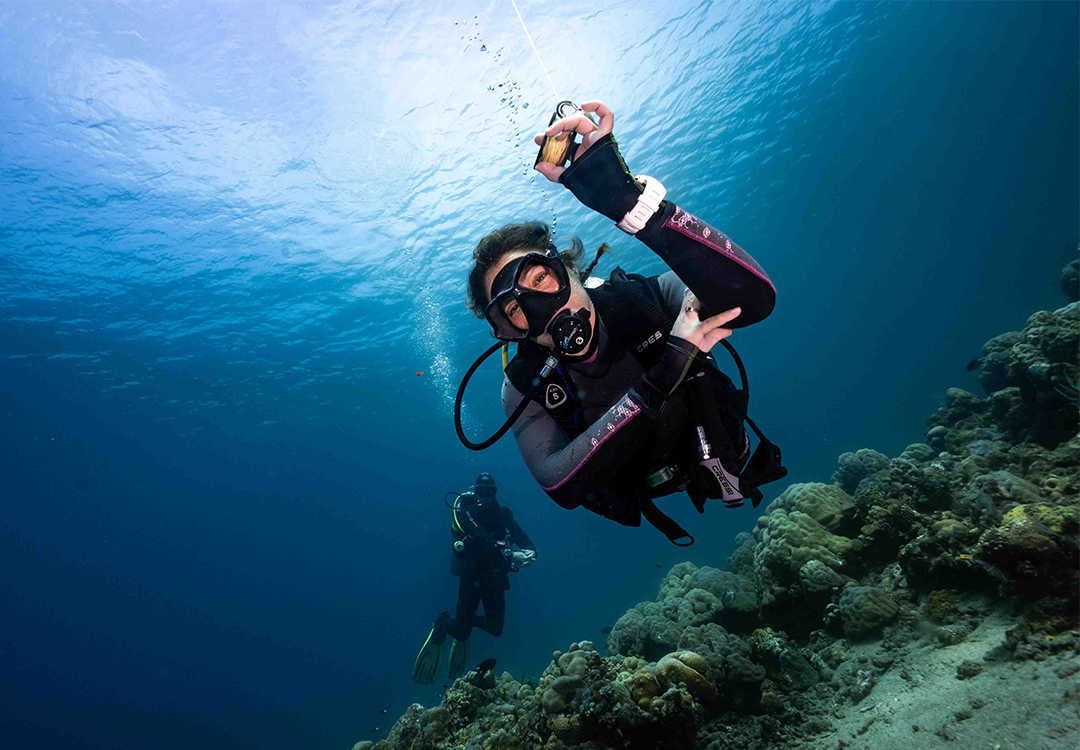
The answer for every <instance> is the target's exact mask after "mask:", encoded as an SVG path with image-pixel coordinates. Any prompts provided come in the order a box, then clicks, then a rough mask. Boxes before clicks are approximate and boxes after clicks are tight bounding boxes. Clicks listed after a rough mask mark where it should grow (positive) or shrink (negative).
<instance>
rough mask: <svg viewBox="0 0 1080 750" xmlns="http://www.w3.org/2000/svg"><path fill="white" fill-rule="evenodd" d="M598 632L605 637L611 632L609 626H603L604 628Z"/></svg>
mask: <svg viewBox="0 0 1080 750" xmlns="http://www.w3.org/2000/svg"><path fill="white" fill-rule="evenodd" d="M600 632H601V633H603V634H604V635H607V634H608V633H610V632H611V626H610V625H605V626H604V627H602V628H600Z"/></svg>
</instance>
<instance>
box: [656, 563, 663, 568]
mask: <svg viewBox="0 0 1080 750" xmlns="http://www.w3.org/2000/svg"><path fill="white" fill-rule="evenodd" d="M656 567H658V568H662V567H664V564H663V563H656Z"/></svg>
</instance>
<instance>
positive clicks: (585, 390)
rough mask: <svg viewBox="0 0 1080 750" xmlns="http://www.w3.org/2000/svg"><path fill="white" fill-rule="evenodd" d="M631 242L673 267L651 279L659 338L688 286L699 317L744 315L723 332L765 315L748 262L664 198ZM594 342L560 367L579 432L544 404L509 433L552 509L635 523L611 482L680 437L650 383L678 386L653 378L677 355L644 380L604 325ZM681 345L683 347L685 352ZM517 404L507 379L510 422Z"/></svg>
mask: <svg viewBox="0 0 1080 750" xmlns="http://www.w3.org/2000/svg"><path fill="white" fill-rule="evenodd" d="M631 200H632V199H631ZM635 236H636V237H637V238H638V239H640V240H641V241H642V242H644V243H645V244H646V245H647V246H648V247H649V248H651V249H652V250H653V251H654V252H655V253H656V254H657V255H659V256H660V257H661V258H662V259H663V260H664V261H665V262H666V263H667V265H668V267H669V268H671V269H672V270H671V272H669V273H665V274H662V275H661V276H659V277H653V279H654V281H650V282H649V283H650V284H651V285H652V286H651V287H650V288H651V289H652V295H653V296H654V298H655V302H656V304H657V306H658V307H661V308H663V310H664V311H666V312H667V313H669V314H670V320H669V322H668V324H667V327H666V328H665V329H664V330H663V331H662V333H664V334H667V333H668V332H669V331H670V329H671V325H672V324H674V322H675V318H676V317H677V316H678V314H679V308H680V305H681V303H682V299H683V293H684V292H685V290H686V287H687V285H688V286H689V288H690V289H691V290H692V291H693V292H694V294H696V295H697V297H698V299H699V300H700V302H701V317H702V318H704V317H706V316H708V315H711V314H715V313H717V312H721V311H723V310H727V309H730V308H733V307H741V308H742V312H741V314H740V315H739V317H738V318H736V319H735V320H733V321H732V322H731V323H729V324H728V327H742V326H747V325H751V324H753V323H757V322H758V321H760V320H762V319H764V318H765V317H767V316H768V315H769V313H770V312H772V309H773V305H774V303H775V299H776V291H775V289H774V287H773V285H772V282H771V281H769V278H768V277H767V276H766V275H765V272H764V271H763V270H762V269H761V267H760V266H759V265H758V264H757V263H756V262H755V261H754V259H753V258H751V257H750V256H749V255H748V254H747V253H745V252H744V251H743V250H742V249H740V248H739V247H737V246H736V245H735V244H734V243H732V242H731V240H729V239H728V238H727V237H726V236H725V235H724V234H723V233H721V232H719V231H718V230H716V229H714V228H713V227H711V226H709V225H708V224H705V223H704V222H703V221H701V220H699V219H697V218H695V217H694V216H692V215H690V214H688V213H686V212H685V211H683V210H682V209H680V208H678V207H677V206H676V205H675V204H673V203H670V202H668V201H664V202H663V203H662V204H661V207H660V210H659V211H658V212H657V213H656V214H655V215H654V216H653V217H652V218H651V219H650V220H649V222H648V224H647V225H646V226H645V228H644V229H642V230H641V231H640V232H638V233H637V235H635ZM683 281H685V282H687V284H686V285H684V283H683ZM597 335H598V336H599V337H600V339H599V346H598V349H597V351H596V353H595V354H594V355H593V356H592V357H591V358H590V359H589V360H588V361H586V362H580V361H579V362H573V361H570V360H564V361H563V365H564V369H565V370H566V371H567V372H568V374H569V376H570V379H571V380H572V381H573V383H574V387H575V389H576V390H577V396H578V398H579V400H580V402H581V414H582V417H583V419H582V424H583V425H584V427H583V429H581V430H580V432H578V433H577V434H574V435H572V434H568V433H567V431H566V430H564V429H563V428H562V427H560V425H559V424H558V423H557V422H556V420H555V419H554V418H553V417H552V416H551V414H549V413H548V412H547V410H546V409H545V408H544V406H543V405H542V404H540V403H538V402H536V401H533V402H531V403H530V404H529V405H528V407H527V408H526V409H525V411H524V413H523V414H522V415H521V417H520V418H519V419H518V421H517V422H516V423H515V425H514V436H515V437H516V439H517V443H518V448H519V450H520V451H521V455H522V457H523V458H524V460H525V464H526V466H528V468H529V471H530V472H531V473H532V475H533V477H534V478H535V479H536V481H537V482H539V484H540V485H541V487H543V489H544V491H545V492H547V493H548V495H549V496H550V497H551V498H552V499H553V500H555V502H557V503H558V504H559V505H561V506H562V507H564V508H575V507H578V506H579V505H585V507H587V508H589V509H590V510H593V511H595V512H597V513H601V514H602V515H604V516H607V517H608V518H612V519H614V520H616V521H619V522H620V523H626V524H630V525H637V524H638V523H640V514H639V512H638V510H639V509H638V508H637V507H636V504H637V502H638V500H639V498H636V497H632V496H628V494H627V493H626V492H625V485H624V486H623V487H620V486H619V484H620V483H619V482H618V481H617V479H618V477H619V476H620V474H621V473H623V472H634V471H638V470H640V468H641V466H640V464H641V461H642V460H643V459H645V458H646V457H645V456H643V455H642V452H643V451H644V450H648V448H647V446H650V445H655V442H656V441H655V440H654V439H653V438H654V437H655V436H656V435H657V434H668V435H675V434H680V431H681V430H683V429H684V427H685V426H686V423H687V411H686V409H685V408H682V409H679V408H660V407H661V406H663V405H664V403H665V398H666V397H667V396H669V395H671V393H662V394H660V395H659V396H657V394H656V393H655V389H653V388H652V387H651V386H652V382H650V381H654V382H659V381H665V382H668V383H671V382H674V383H676V384H677V383H678V382H679V380H678V378H671V377H669V376H665V373H663V372H661V371H660V370H662V369H664V368H666V370H667V371H668V373H670V372H671V371H672V370H673V369H674V370H678V368H679V367H681V366H682V364H681V363H680V361H679V357H680V353H679V348H678V347H677V346H675V347H671V349H670V350H669V351H667V352H666V354H665V355H664V356H663V357H661V361H659V362H657V363H656V364H655V365H654V366H653V368H654V369H656V372H654V369H650V371H649V372H648V373H646V372H645V370H644V368H643V365H642V364H641V363H640V362H639V361H638V359H637V358H636V357H635V356H634V355H633V353H632V352H630V351H628V350H627V349H626V348H625V347H623V346H619V345H617V344H615V339H616V338H617V337H614V336H613V335H612V332H611V331H609V330H608V329H607V327H606V324H605V322H604V321H603V320H602V319H601V320H600V324H599V326H598V332H597ZM679 341H681V340H674V342H675V343H678V342H679ZM681 344H682V347H683V349H686V348H687V347H688V346H690V345H689V344H688V342H681ZM684 359H685V357H684ZM674 393H675V394H676V395H677V394H678V393H679V392H678V391H675V392H674ZM521 398H522V394H521V391H519V390H518V389H517V388H515V387H514V385H513V384H512V383H511V382H510V380H509V379H507V380H505V381H504V383H503V393H502V400H503V407H504V409H505V411H506V413H507V415H510V414H511V413H512V412H513V411H514V409H515V408H516V407H517V406H518V404H519V403H520V401H521ZM675 400H676V399H669V400H668V402H669V403H670V402H671V401H675Z"/></svg>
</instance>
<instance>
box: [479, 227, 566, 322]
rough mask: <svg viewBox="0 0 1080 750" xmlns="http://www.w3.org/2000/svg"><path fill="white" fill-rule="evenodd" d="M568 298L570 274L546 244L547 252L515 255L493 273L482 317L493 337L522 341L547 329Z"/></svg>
mask: <svg viewBox="0 0 1080 750" xmlns="http://www.w3.org/2000/svg"><path fill="white" fill-rule="evenodd" d="M569 299H570V275H569V274H568V273H567V271H566V266H565V265H563V262H562V259H561V258H559V255H558V253H557V252H556V251H555V249H554V248H549V250H548V252H547V253H543V254H542V253H528V254H526V255H522V256H521V257H520V258H515V259H514V260H512V261H510V262H509V263H507V264H506V266H505V267H504V268H503V269H502V270H501V271H499V273H498V274H496V276H495V278H494V280H492V282H491V302H489V303H488V304H487V306H486V307H485V308H484V317H485V318H487V320H488V322H489V323H490V324H491V332H492V335H493V336H495V338H497V339H501V340H502V341H523V340H525V339H527V338H529V337H530V336H531V337H533V338H536V337H537V336H541V335H543V334H544V333H545V332H547V331H548V330H549V324H550V323H553V322H554V321H553V320H552V318H554V317H556V313H558V312H559V310H560V309H561V308H562V306H563V305H565V304H566V303H567V302H568V301H569ZM522 318H524V321H522ZM515 320H517V321H518V322H517V323H515V322H514V321H515ZM522 322H524V324H525V325H526V327H524V328H522V327H521V323H522Z"/></svg>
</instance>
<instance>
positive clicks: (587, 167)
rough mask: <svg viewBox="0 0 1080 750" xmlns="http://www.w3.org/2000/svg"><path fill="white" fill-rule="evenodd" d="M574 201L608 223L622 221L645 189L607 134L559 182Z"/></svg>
mask: <svg viewBox="0 0 1080 750" xmlns="http://www.w3.org/2000/svg"><path fill="white" fill-rule="evenodd" d="M559 182H561V183H562V184H563V185H565V186H566V187H567V188H568V189H569V190H570V192H571V193H573V194H574V195H575V196H577V199H578V200H579V201H581V202H582V203H584V204H585V205H586V206H588V207H589V208H591V209H592V210H593V211H597V212H599V213H602V214H603V215H604V216H606V217H608V218H609V219H611V220H612V221H615V222H618V221H622V219H623V217H624V216H626V214H627V212H628V211H629V210H630V209H632V208H633V207H634V205H635V204H636V203H637V200H638V196H640V195H641V193H642V192H643V191H644V190H645V186H644V185H642V184H641V183H640V182H638V181H637V180H635V179H634V176H633V175H632V174H630V170H629V169H627V167H626V162H625V161H623V158H622V154H620V153H619V144H617V143H616V142H615V136H613V135H612V134H611V133H608V134H607V135H605V136H604V137H603V138H601V139H600V140H598V141H597V142H596V143H594V144H593V145H592V146H590V147H589V150H588V151H586V152H585V153H584V154H582V155H581V156H579V157H578V158H577V159H575V160H574V162H573V163H572V164H571V165H570V166H569V167H567V168H566V171H565V172H563V173H562V176H561V177H560V178H559Z"/></svg>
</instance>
